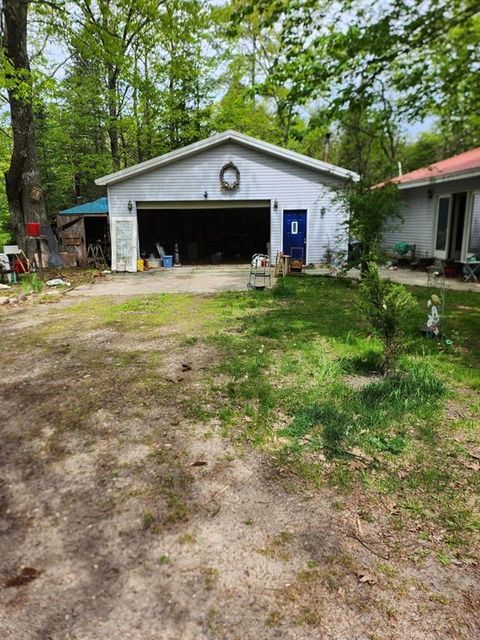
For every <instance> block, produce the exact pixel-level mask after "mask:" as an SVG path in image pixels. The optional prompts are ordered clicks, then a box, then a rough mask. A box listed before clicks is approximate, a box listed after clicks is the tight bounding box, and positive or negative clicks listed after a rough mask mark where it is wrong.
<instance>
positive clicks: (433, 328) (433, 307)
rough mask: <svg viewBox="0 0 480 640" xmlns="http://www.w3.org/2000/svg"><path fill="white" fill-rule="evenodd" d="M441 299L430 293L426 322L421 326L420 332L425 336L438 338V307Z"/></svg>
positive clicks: (439, 318)
mask: <svg viewBox="0 0 480 640" xmlns="http://www.w3.org/2000/svg"><path fill="white" fill-rule="evenodd" d="M441 304H442V301H441V300H440V298H439V296H437V294H436V293H432V295H431V296H430V298H429V299H428V302H427V308H428V317H427V323H426V324H425V325H424V326H423V327H422V333H423V334H424V335H426V336H427V337H434V338H438V337H439V336H440V320H441V317H440V307H441Z"/></svg>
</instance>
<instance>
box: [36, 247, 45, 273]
mask: <svg viewBox="0 0 480 640" xmlns="http://www.w3.org/2000/svg"><path fill="white" fill-rule="evenodd" d="M37 253H38V273H39V274H40V280H44V279H45V276H44V274H43V259H42V238H41V237H39V238H37Z"/></svg>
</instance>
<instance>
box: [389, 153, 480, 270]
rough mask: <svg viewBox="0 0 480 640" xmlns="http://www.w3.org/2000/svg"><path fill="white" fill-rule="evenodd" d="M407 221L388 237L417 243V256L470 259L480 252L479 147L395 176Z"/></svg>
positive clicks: (459, 260) (392, 239)
mask: <svg viewBox="0 0 480 640" xmlns="http://www.w3.org/2000/svg"><path fill="white" fill-rule="evenodd" d="M391 182H394V183H396V184H397V185H398V188H399V190H400V192H401V194H402V196H403V198H402V200H403V206H402V211H401V214H402V217H403V221H402V222H401V223H400V224H398V225H396V226H395V229H394V230H392V231H388V232H387V233H385V236H384V245H385V248H386V249H387V251H392V252H393V248H394V245H395V244H396V243H397V242H406V243H408V244H410V245H415V254H416V257H417V258H430V257H434V258H439V259H441V260H445V261H452V262H466V261H467V260H468V259H469V258H470V259H471V258H472V257H473V256H479V255H480V147H479V148H477V149H472V150H470V151H466V152H465V153H460V154H459V155H456V156H453V157H452V158H447V159H446V160H441V161H440V162H435V163H433V164H431V165H430V166H428V167H424V168H422V169H416V170H415V171H410V172H409V173H406V174H404V175H401V176H397V177H396V178H393V179H392V180H391Z"/></svg>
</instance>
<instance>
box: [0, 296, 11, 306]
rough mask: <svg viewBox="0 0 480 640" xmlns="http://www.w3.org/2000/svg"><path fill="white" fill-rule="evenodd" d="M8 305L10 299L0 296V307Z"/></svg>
mask: <svg viewBox="0 0 480 640" xmlns="http://www.w3.org/2000/svg"><path fill="white" fill-rule="evenodd" d="M2 304H10V298H9V297H8V296H0V305H2Z"/></svg>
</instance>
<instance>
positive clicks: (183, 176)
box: [108, 142, 347, 269]
mask: <svg viewBox="0 0 480 640" xmlns="http://www.w3.org/2000/svg"><path fill="white" fill-rule="evenodd" d="M227 162H233V163H234V164H235V165H236V166H237V167H238V169H239V171H240V176H241V177H240V186H239V188H238V189H237V190H235V191H234V192H228V191H225V190H223V189H222V188H221V185H220V180H219V173H220V169H221V168H222V167H223V165H225V164H226V163H227ZM341 182H342V180H341V179H339V178H336V177H333V176H331V175H328V174H326V173H325V174H323V173H321V172H319V171H315V170H313V169H309V168H306V167H302V166H300V165H297V164H295V163H293V162H289V161H287V160H282V159H279V158H274V157H272V156H269V155H267V154H264V153H262V152H260V151H255V150H253V149H249V148H247V147H244V146H242V145H241V144H238V143H235V142H225V143H224V144H221V145H218V146H216V147H213V148H210V149H207V150H205V151H201V152H199V153H197V154H195V155H192V156H189V157H186V158H183V159H180V160H177V161H175V162H173V163H172V164H168V165H164V166H163V167H160V168H157V169H152V170H150V171H148V172H146V173H143V174H140V175H137V176H134V177H131V178H126V179H125V180H123V181H122V182H118V183H116V184H112V185H110V186H109V187H108V204H109V215H110V217H111V219H112V221H114V219H115V218H117V217H121V218H125V217H128V216H132V217H133V218H134V219H135V218H136V215H137V213H136V204H137V203H141V202H155V201H157V202H158V201H167V202H169V201H184V202H189V201H191V202H202V201H204V198H203V193H204V192H205V191H207V192H208V200H207V201H205V204H207V202H212V201H215V200H221V201H224V202H225V203H226V206H228V202H229V201H246V200H263V201H269V202H270V206H271V211H270V225H271V230H270V231H271V237H270V241H271V253H272V256H274V255H275V254H276V252H277V251H281V250H282V211H283V210H284V209H306V210H307V211H308V216H307V221H308V222H307V224H308V228H307V256H306V261H307V262H313V263H318V262H321V261H322V259H323V258H324V255H325V250H326V248H327V247H328V246H329V245H330V247H331V248H332V249H333V248H338V249H341V250H345V249H346V246H347V238H346V234H345V232H344V227H343V225H342V223H343V222H344V221H345V218H346V214H345V212H344V211H343V209H342V207H341V205H340V204H339V203H338V202H337V201H336V200H335V194H334V192H333V191H332V186H334V185H338V184H341ZM275 200H277V201H278V209H277V210H274V209H273V202H274V201H275ZM129 201H131V202H132V211H131V212H129V210H128V202H129ZM322 208H325V214H324V215H321V209H322ZM178 215H182V212H181V210H179V211H178ZM112 266H113V268H114V269H115V265H112Z"/></svg>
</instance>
